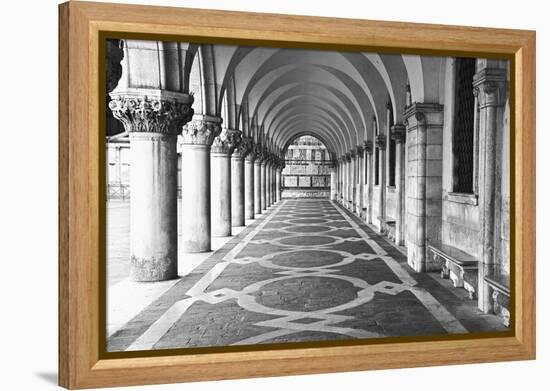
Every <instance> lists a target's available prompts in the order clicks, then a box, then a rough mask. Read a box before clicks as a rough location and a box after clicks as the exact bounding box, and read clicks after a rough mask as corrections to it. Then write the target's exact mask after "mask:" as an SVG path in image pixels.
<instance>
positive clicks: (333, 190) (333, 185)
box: [330, 166, 338, 201]
mask: <svg viewBox="0 0 550 391" xmlns="http://www.w3.org/2000/svg"><path fill="white" fill-rule="evenodd" d="M337 192H338V190H337V186H336V166H333V167H332V168H331V169H330V199H331V201H336V199H337V196H338V195H337Z"/></svg>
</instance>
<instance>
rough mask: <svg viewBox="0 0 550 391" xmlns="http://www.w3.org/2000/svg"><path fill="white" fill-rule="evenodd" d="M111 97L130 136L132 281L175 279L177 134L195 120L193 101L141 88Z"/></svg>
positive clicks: (116, 114) (184, 95) (111, 105)
mask: <svg viewBox="0 0 550 391" xmlns="http://www.w3.org/2000/svg"><path fill="white" fill-rule="evenodd" d="M111 98H112V100H111V102H110V103H109V107H110V109H111V111H112V113H113V116H114V117H115V118H117V119H118V120H120V121H121V122H122V123H123V124H124V128H125V130H126V131H127V132H128V133H129V135H130V164H131V167H132V169H131V171H130V186H131V191H132V197H131V200H130V227H131V229H130V278H131V279H132V280H134V281H162V280H168V279H172V278H176V277H177V275H178V270H177V267H178V225H177V216H178V214H177V151H176V144H177V132H178V131H179V129H180V127H181V126H182V125H183V124H184V123H185V122H187V121H189V119H190V118H191V116H192V115H193V110H192V109H191V104H192V103H193V98H192V97H191V96H189V95H187V94H183V93H182V94H175V93H173V94H171V95H170V94H166V96H165V92H164V91H160V90H142V91H139V92H138V91H137V89H134V90H133V91H132V92H131V93H127V92H123V91H120V92H117V93H111ZM143 110H146V111H147V113H148V116H147V117H145V116H143V114H142V112H143Z"/></svg>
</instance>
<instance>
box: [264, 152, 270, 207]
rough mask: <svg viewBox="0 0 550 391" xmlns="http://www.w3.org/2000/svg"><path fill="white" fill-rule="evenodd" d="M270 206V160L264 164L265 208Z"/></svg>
mask: <svg viewBox="0 0 550 391" xmlns="http://www.w3.org/2000/svg"><path fill="white" fill-rule="evenodd" d="M270 206H271V160H268V161H266V162H265V208H266V209H267V208H269V207H270Z"/></svg>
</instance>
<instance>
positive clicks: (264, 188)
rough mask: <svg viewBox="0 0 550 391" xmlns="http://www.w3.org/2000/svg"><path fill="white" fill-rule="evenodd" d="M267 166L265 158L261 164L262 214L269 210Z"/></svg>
mask: <svg viewBox="0 0 550 391" xmlns="http://www.w3.org/2000/svg"><path fill="white" fill-rule="evenodd" d="M266 164H267V161H266V160H265V158H264V159H263V160H262V161H261V164H260V168H261V170H260V205H261V209H262V212H263V211H264V210H266V209H267V206H266V200H267V197H266V194H265V192H266V187H265V185H266V183H265V182H266Z"/></svg>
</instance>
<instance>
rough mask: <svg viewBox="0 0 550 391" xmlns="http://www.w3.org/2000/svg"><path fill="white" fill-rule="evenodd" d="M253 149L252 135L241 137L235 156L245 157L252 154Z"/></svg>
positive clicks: (234, 152)
mask: <svg viewBox="0 0 550 391" xmlns="http://www.w3.org/2000/svg"><path fill="white" fill-rule="evenodd" d="M251 149H252V137H241V139H240V142H239V143H238V144H237V145H236V146H235V150H234V151H233V156H238V157H240V158H245V157H248V156H250V151H251Z"/></svg>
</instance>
